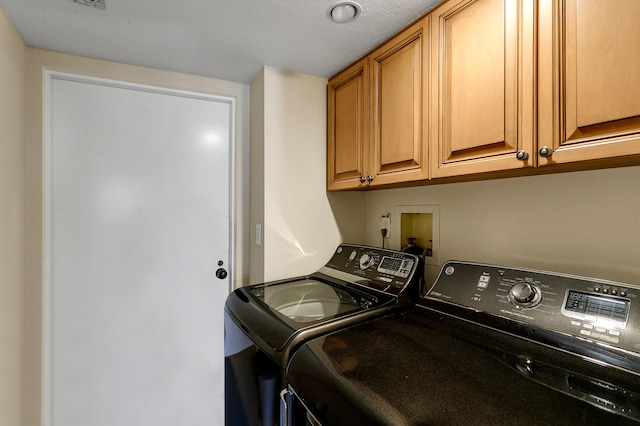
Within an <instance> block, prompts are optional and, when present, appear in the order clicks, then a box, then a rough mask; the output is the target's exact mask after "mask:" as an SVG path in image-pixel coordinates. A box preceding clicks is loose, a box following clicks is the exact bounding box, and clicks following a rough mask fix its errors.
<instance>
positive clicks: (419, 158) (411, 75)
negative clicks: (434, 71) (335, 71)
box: [369, 19, 429, 185]
mask: <svg viewBox="0 0 640 426" xmlns="http://www.w3.org/2000/svg"><path fill="white" fill-rule="evenodd" d="M427 22H428V21H427V20H426V19H423V20H421V21H419V22H418V23H416V24H414V25H412V26H411V27H409V28H408V29H407V30H405V31H403V32H402V33H400V34H399V35H398V36H396V37H394V38H393V39H391V40H390V41H389V42H387V43H385V44H384V45H382V46H380V47H379V48H378V49H376V50H375V51H374V52H372V53H371V54H370V55H369V64H370V70H371V87H370V94H371V97H370V99H371V106H370V108H371V130H370V138H371V147H372V151H371V158H370V162H371V175H372V176H373V178H374V180H373V181H372V182H371V185H381V184H389V183H396V182H408V181H414V180H422V179H428V177H429V174H428V173H429V170H428V166H429V164H428V154H429V151H428V145H427V136H428V135H427V131H426V129H427V123H428V121H427V115H426V111H427V101H428V98H427V87H426V76H427V75H428V70H427V64H428V55H427V52H428V50H427V49H428V44H427V41H426V40H425V37H426V35H427V33H428V31H427Z"/></svg>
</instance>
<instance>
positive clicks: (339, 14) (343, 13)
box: [327, 1, 362, 24]
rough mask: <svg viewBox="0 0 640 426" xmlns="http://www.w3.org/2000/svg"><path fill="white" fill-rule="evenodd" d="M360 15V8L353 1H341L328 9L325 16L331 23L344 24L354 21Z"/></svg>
mask: <svg viewBox="0 0 640 426" xmlns="http://www.w3.org/2000/svg"><path fill="white" fill-rule="evenodd" d="M360 13H362V6H360V5H359V4H358V3H356V2H353V1H341V2H338V3H336V4H334V5H333V6H331V7H330V8H329V10H328V11H327V16H328V17H329V19H331V20H332V21H333V22H336V23H338V24H345V23H347V22H352V21H354V20H355V19H356V18H357V17H358V16H360Z"/></svg>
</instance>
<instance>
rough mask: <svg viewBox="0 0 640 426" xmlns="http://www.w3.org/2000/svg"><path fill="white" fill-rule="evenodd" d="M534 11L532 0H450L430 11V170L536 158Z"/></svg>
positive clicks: (471, 169)
mask: <svg viewBox="0 0 640 426" xmlns="http://www.w3.org/2000/svg"><path fill="white" fill-rule="evenodd" d="M534 15H535V14H534V5H533V1H532V0H463V1H449V2H447V3H445V4H444V5H442V6H441V7H439V8H438V9H436V10H435V11H434V12H433V13H432V15H431V16H432V22H431V26H432V29H431V43H432V48H431V54H432V59H431V64H432V65H431V66H432V73H431V93H432V98H431V108H432V119H431V122H432V127H431V134H432V137H431V143H432V147H433V152H434V154H433V155H432V171H431V176H432V177H443V176H456V175H466V174H471V173H480V172H488V171H494V170H507V169H517V168H523V167H531V166H534V165H535V164H534V160H535V155H532V150H533V147H534V105H535V103H534V73H535V62H534V27H533V26H534ZM518 151H523V153H526V154H527V155H528V158H527V159H524V160H521V159H518V158H517V157H516V153H518ZM525 156H526V155H525Z"/></svg>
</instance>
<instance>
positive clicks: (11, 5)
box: [0, 0, 441, 83]
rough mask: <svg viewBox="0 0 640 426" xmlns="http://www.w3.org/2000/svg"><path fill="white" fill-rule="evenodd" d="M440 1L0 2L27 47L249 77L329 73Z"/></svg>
mask: <svg viewBox="0 0 640 426" xmlns="http://www.w3.org/2000/svg"><path fill="white" fill-rule="evenodd" d="M440 1H441V0H359V1H358V3H359V4H360V5H361V6H362V14H361V15H360V16H359V17H358V19H356V20H355V21H353V22H351V23H347V24H336V23H333V22H331V21H330V20H329V19H328V18H327V11H328V10H329V7H330V6H331V5H333V4H335V3H337V2H338V0H175V1H170V0H105V3H106V10H100V9H97V8H94V7H92V6H87V5H81V4H77V3H75V2H74V1H73V0H0V6H1V7H2V9H4V11H5V12H6V14H7V15H8V16H9V19H11V21H12V22H13V24H14V25H15V26H16V28H17V29H18V31H19V32H20V34H21V35H22V38H23V39H24V41H25V43H26V44H27V45H29V46H33V47H39V48H44V49H51V50H57V51H61V52H68V53H73V54H77V55H83V56H91V57H95V58H101V59H107V60H111V61H117V62H124V63H128V64H134V65H142V66H147V67H153V68H159V69H163V70H170V71H178V72H182V73H187V74H194V75H202V76H207V77H214V78H220V79H224V80H230V81H236V82H241V83H250V82H251V80H252V79H253V77H255V75H256V74H257V73H258V72H259V71H260V69H261V68H262V66H263V65H268V66H272V67H276V68H282V69H286V70H290V71H296V72H301V73H304V74H309V75H315V76H319V77H325V78H328V77H331V76H332V75H334V74H336V73H337V72H339V71H340V70H341V69H343V68H344V67H346V66H347V65H349V64H350V63H352V62H353V61H355V60H356V59H358V58H360V57H362V56H363V55H365V54H366V53H367V52H369V51H370V50H372V49H373V48H374V47H375V46H377V45H379V44H380V43H381V42H383V41H384V40H386V39H387V38H389V37H390V36H391V35H393V34H395V33H396V32H398V31H399V30H400V29H402V28H403V27H405V26H406V25H407V24H409V23H410V22H412V21H413V20H415V19H416V18H418V17H420V16H421V15H422V14H424V13H425V12H426V11H428V10H429V9H431V8H433V6H434V5H435V4H436V3H439V2H440Z"/></svg>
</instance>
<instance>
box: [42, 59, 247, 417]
mask: <svg viewBox="0 0 640 426" xmlns="http://www.w3.org/2000/svg"><path fill="white" fill-rule="evenodd" d="M56 79H58V80H67V81H75V82H81V83H90V84H98V85H103V86H107V87H118V88H126V89H131V90H137V91H143V92H151V93H157V94H164V95H172V96H182V97H188V98H194V99H203V100H215V101H218V102H223V103H228V104H229V105H230V123H229V131H230V135H229V139H230V140H229V186H230V187H229V200H228V202H229V218H230V220H229V243H228V247H229V252H228V255H227V259H228V261H227V268H226V269H227V271H228V279H229V281H228V283H229V288H228V291H227V292H228V293H230V292H231V290H232V289H233V282H234V276H235V259H234V256H233V254H234V253H235V237H236V232H235V189H236V188H235V151H236V149H235V147H236V134H235V129H236V127H235V124H236V100H235V98H233V97H229V96H219V95H211V94H206V93H197V92H191V91H185V90H176V89H169V88H165V87H158V86H149V85H143V84H138V83H130V82H126V81H118V80H110V79H105V78H99V77H90V76H85V75H78V74H71V73H65V72H59V71H51V70H45V71H44V111H43V115H44V120H43V121H44V123H43V124H44V132H43V137H44V149H43V177H42V179H43V188H44V193H43V196H44V274H43V275H44V292H43V313H42V315H43V316H42V318H43V319H42V325H43V333H42V343H43V358H42V362H43V365H42V384H43V391H42V395H43V400H42V405H43V406H42V410H43V412H42V421H43V425H44V426H50V425H51V419H52V403H51V401H52V386H53V383H52V380H51V373H52V353H51V347H52V326H53V324H52V317H51V315H52V306H51V304H52V296H53V293H52V277H53V275H52V199H51V193H52V189H53V188H52V176H51V173H52V147H51V144H52V134H51V130H52V118H51V117H52V98H53V96H52V90H53V80H56ZM221 315H222V314H221Z"/></svg>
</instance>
